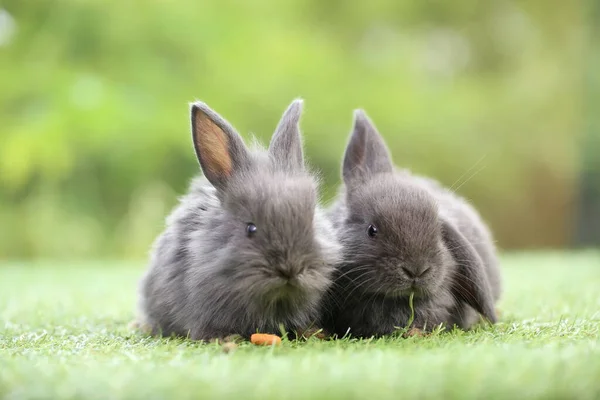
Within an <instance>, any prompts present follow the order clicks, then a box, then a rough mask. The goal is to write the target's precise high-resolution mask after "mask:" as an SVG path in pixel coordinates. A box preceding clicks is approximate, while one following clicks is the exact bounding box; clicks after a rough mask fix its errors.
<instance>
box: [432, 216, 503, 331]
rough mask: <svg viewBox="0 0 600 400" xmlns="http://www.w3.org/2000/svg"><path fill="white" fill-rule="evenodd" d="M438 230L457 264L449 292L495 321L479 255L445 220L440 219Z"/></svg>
mask: <svg viewBox="0 0 600 400" xmlns="http://www.w3.org/2000/svg"><path fill="white" fill-rule="evenodd" d="M442 234H443V238H444V242H445V243H446V246H447V247H448V250H450V252H451V253H452V257H454V260H455V261H456V263H457V264H458V270H457V272H456V276H455V277H454V281H453V284H452V292H453V293H454V295H455V296H456V297H457V298H459V299H460V300H462V301H464V302H465V303H467V304H468V305H470V306H471V307H473V308H474V309H475V310H476V311H477V312H479V313H480V314H481V315H482V316H483V317H485V318H486V319H488V320H489V321H490V322H492V323H495V322H496V321H497V317H496V310H495V308H494V299H493V297H492V289H491V286H490V283H489V281H488V278H487V275H486V272H485V266H484V265H483V261H481V257H479V255H478V254H477V252H476V251H475V248H474V247H473V246H472V245H471V243H469V241H468V240H467V239H466V238H465V237H464V236H463V235H462V234H461V233H460V232H459V231H458V230H457V229H456V227H455V226H454V225H453V224H451V223H450V222H448V221H444V222H443V223H442Z"/></svg>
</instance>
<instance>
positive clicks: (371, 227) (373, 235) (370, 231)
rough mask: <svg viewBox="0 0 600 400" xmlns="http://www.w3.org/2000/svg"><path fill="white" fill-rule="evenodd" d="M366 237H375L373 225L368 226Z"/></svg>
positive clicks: (375, 228) (375, 230)
mask: <svg viewBox="0 0 600 400" xmlns="http://www.w3.org/2000/svg"><path fill="white" fill-rule="evenodd" d="M367 235H369V236H371V237H375V236H377V227H376V226H375V225H369V227H368V228H367Z"/></svg>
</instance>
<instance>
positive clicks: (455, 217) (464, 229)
mask: <svg viewBox="0 0 600 400" xmlns="http://www.w3.org/2000/svg"><path fill="white" fill-rule="evenodd" d="M414 179H415V181H416V182H418V183H419V184H420V185H422V186H423V187H424V188H426V189H427V190H429V191H430V193H432V195H433V196H434V197H435V198H436V200H437V203H438V207H439V213H440V216H442V217H443V218H445V219H447V220H448V221H450V222H451V223H453V224H454V226H455V227H456V228H457V229H458V230H459V232H460V233H462V234H463V235H464V236H465V238H466V239H467V240H468V241H469V243H471V244H472V245H473V247H474V248H475V250H476V251H477V253H478V254H479V257H481V259H482V261H483V263H484V265H485V270H486V273H487V276H488V279H489V282H490V285H491V289H492V294H493V296H494V299H495V300H498V299H499V298H500V294H501V289H502V284H501V278H500V270H499V265H498V258H497V256H496V247H495V245H494V240H493V237H492V234H491V232H490V230H489V228H488V227H487V225H486V224H485V222H484V221H483V219H482V218H481V216H480V214H479V213H478V212H477V210H476V209H475V208H474V207H473V206H472V205H471V204H470V203H469V202H468V201H467V200H465V199H464V198H463V197H461V196H459V195H457V194H456V193H455V192H453V191H452V190H450V189H447V188H446V187H444V186H442V185H441V184H440V183H439V182H437V181H436V180H434V179H431V178H426V177H422V176H414Z"/></svg>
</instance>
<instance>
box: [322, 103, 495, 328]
mask: <svg viewBox="0 0 600 400" xmlns="http://www.w3.org/2000/svg"><path fill="white" fill-rule="evenodd" d="M342 169H343V181H344V186H343V187H342V189H341V191H340V194H339V196H338V199H337V201H336V202H335V203H334V205H333V206H332V208H331V210H330V217H331V219H332V221H333V223H334V226H335V228H336V230H337V231H338V237H339V239H340V241H341V242H342V244H343V247H344V257H343V258H344V261H343V262H342V263H341V264H340V266H339V268H338V269H337V271H336V274H335V278H334V279H335V284H334V285H333V286H332V288H331V290H330V293H329V295H328V296H327V297H326V298H325V301H324V306H323V318H322V326H323V327H324V328H325V329H326V330H328V331H329V332H330V333H335V334H337V335H338V336H342V335H344V334H346V333H350V334H351V335H352V336H358V337H368V336H379V335H384V334H389V333H392V332H393V331H395V330H396V328H397V327H406V325H407V324H408V322H409V320H410V318H411V309H410V307H409V298H410V294H411V293H414V302H413V305H414V307H413V308H414V321H413V324H412V327H415V328H419V329H431V328H434V327H436V326H439V325H440V324H444V325H445V326H446V327H452V326H454V325H457V326H458V327H460V328H463V329H467V328H469V327H470V326H472V325H473V324H474V323H475V322H477V321H478V319H479V317H478V314H481V315H482V316H483V317H485V318H486V319H488V320H489V321H491V322H496V312H495V307H494V303H495V301H496V300H498V298H499V296H500V291H501V281H500V271H499V267H498V262H497V259H496V251H495V248H494V244H493V241H492V237H491V234H490V232H489V230H488V229H487V227H486V226H485V224H484V223H483V222H482V220H481V218H480V217H479V215H478V214H477V212H476V211H475V210H474V209H473V208H472V207H471V206H470V205H469V204H468V203H467V202H466V201H465V200H463V199H462V198H460V197H458V196H457V195H455V194H454V193H453V192H452V191H450V190H447V189H445V188H443V187H442V186H440V185H439V184H438V183H437V182H436V181H433V180H431V179H427V178H423V177H418V176H415V175H412V174H411V173H410V172H408V171H406V170H397V169H395V168H394V166H393V164H392V160H391V157H390V154H389V151H388V149H387V146H386V145H385V143H384V141H383V139H382V137H381V136H380V134H379V133H378V132H377V130H376V128H375V126H374V125H373V123H372V122H371V121H370V120H369V118H368V117H367V116H366V115H365V113H364V112H363V111H361V110H357V111H356V112H355V114H354V127H353V132H352V134H351V137H350V141H349V143H348V146H347V149H346V153H345V156H344V161H343V166H342Z"/></svg>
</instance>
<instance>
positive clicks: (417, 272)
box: [402, 266, 431, 279]
mask: <svg viewBox="0 0 600 400" xmlns="http://www.w3.org/2000/svg"><path fill="white" fill-rule="evenodd" d="M430 269H431V267H427V266H425V267H420V268H419V267H417V268H413V269H409V268H406V267H402V270H403V271H404V273H405V274H406V275H407V276H408V277H409V278H413V279H415V278H420V277H422V276H424V275H425V274H427V273H428V272H429V270H430Z"/></svg>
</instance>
